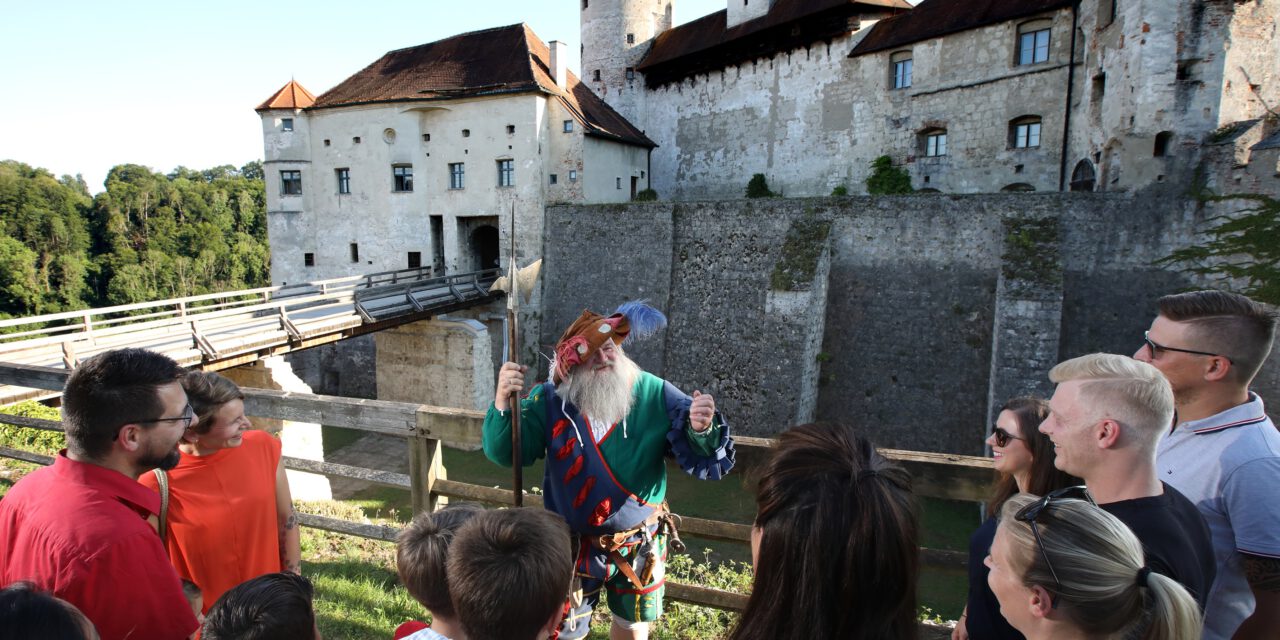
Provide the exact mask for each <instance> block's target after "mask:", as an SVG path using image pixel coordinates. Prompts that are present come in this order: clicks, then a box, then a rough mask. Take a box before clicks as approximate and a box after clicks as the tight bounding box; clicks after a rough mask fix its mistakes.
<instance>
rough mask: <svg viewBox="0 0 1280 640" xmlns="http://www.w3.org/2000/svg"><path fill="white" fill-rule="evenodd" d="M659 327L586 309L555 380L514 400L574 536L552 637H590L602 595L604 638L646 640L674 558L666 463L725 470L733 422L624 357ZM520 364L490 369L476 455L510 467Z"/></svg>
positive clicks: (699, 472)
mask: <svg viewBox="0 0 1280 640" xmlns="http://www.w3.org/2000/svg"><path fill="white" fill-rule="evenodd" d="M666 323H667V319H666V317H665V316H663V315H662V313H661V312H659V311H658V310H657V309H654V308H653V307H650V306H648V305H646V304H644V303H642V302H628V303H626V304H623V305H622V306H621V307H619V308H618V311H617V312H616V313H614V314H613V315H611V316H608V317H605V316H602V315H600V314H598V313H593V312H591V311H583V312H582V315H581V316H579V317H578V319H577V320H575V321H574V322H573V324H571V325H570V326H569V328H568V329H566V330H565V332H564V335H562V336H560V341H559V342H558V343H556V347H555V358H554V360H552V363H551V379H550V380H549V381H547V382H544V383H542V384H540V385H537V386H535V387H534V388H533V389H532V390H531V391H530V392H529V394H528V395H527V396H526V397H524V399H523V400H522V401H521V407H520V412H521V413H520V420H521V443H520V446H521V449H522V451H521V460H520V463H521V464H522V465H525V466H527V465H530V464H532V463H533V462H534V461H535V460H537V459H538V458H543V457H545V458H546V474H545V477H544V479H543V491H544V494H543V504H544V505H546V508H547V509H550V510H552V511H555V512H556V513H558V514H560V515H561V516H563V517H564V519H565V520H566V521H567V522H568V523H569V529H570V530H571V531H572V532H573V534H574V538H575V553H576V557H575V573H576V576H577V581H576V582H575V586H578V585H580V586H581V589H580V590H578V589H575V592H574V594H572V595H571V597H570V601H569V603H568V605H567V607H566V609H567V613H566V616H565V621H564V623H563V624H562V625H561V629H560V635H559V637H560V638H562V639H564V640H575V639H577V638H582V637H585V636H586V635H587V632H588V630H589V627H590V618H591V610H592V608H593V607H594V605H595V604H596V603H597V602H598V601H599V600H600V596H601V592H602V591H603V592H604V594H605V596H606V600H607V602H608V606H609V610H610V612H612V614H613V625H612V628H611V629H610V634H609V635H610V638H612V639H615V640H616V639H620V638H641V639H643V638H647V637H648V634H649V625H648V623H649V622H651V621H653V620H656V619H657V618H658V616H660V615H661V614H662V595H663V589H664V585H665V580H664V568H665V560H666V554H667V542H668V539H671V540H672V542H673V546H675V547H676V548H677V550H679V548H680V547H682V546H683V545H680V544H679V543H678V541H679V537H678V535H677V534H676V533H675V528H674V521H673V517H672V516H671V515H670V512H669V511H668V510H667V507H666V504H665V502H664V500H665V498H666V492H667V474H666V465H665V461H664V458H665V457H666V456H674V458H675V460H676V462H678V463H679V465H680V467H681V468H683V469H684V470H685V472H687V473H689V474H690V475H692V476H694V477H696V478H699V479H703V480H718V479H720V478H721V477H722V476H724V475H725V474H726V473H728V472H729V470H730V469H731V468H733V462H734V449H733V441H732V439H731V438H730V436H729V426H728V425H727V424H725V422H724V419H723V418H722V417H721V415H720V414H719V413H718V412H717V411H716V405H715V399H713V398H712V397H711V395H709V394H703V393H700V392H698V391H694V392H693V396H692V397H690V396H688V395H686V394H685V393H684V392H682V391H680V390H679V389H677V388H676V387H675V386H674V385H672V384H671V383H669V382H666V381H665V380H662V379H661V378H658V377H657V376H654V375H653V374H650V373H647V372H645V371H642V370H641V369H640V368H639V366H637V365H636V364H635V362H633V361H632V360H631V359H629V358H628V357H627V356H626V354H624V353H623V351H622V345H623V344H625V343H626V342H627V341H628V339H629V338H639V337H644V336H647V335H650V334H652V333H654V332H656V331H657V330H659V329H661V328H662V327H665V326H666ZM526 369H527V367H523V366H521V365H517V364H515V363H513V362H508V363H505V364H504V365H502V370H501V371H500V372H499V373H498V384H497V392H496V394H495V397H494V402H493V406H492V407H490V408H489V411H488V414H487V415H486V416H485V421H484V452H485V455H486V456H488V458H489V459H490V460H492V461H494V462H496V463H498V464H500V465H503V466H507V465H510V464H511V458H512V455H511V448H512V446H511V414H510V407H509V406H508V399H509V398H510V397H511V395H512V394H518V393H519V392H520V391H521V390H522V389H523V388H524V373H525V371H526Z"/></svg>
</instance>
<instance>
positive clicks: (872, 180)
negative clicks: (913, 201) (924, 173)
mask: <svg viewBox="0 0 1280 640" xmlns="http://www.w3.org/2000/svg"><path fill="white" fill-rule="evenodd" d="M911 191H912V189H911V176H909V175H907V172H906V170H905V169H902V168H901V167H895V166H893V160H892V159H891V158H890V157H889V156H880V157H879V158H876V159H875V160H872V161H871V175H869V176H867V193H869V194H871V195H873V196H879V195H889V194H895V193H911Z"/></svg>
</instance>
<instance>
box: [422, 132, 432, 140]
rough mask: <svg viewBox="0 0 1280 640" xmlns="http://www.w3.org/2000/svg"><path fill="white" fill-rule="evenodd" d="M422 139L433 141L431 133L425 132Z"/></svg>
mask: <svg viewBox="0 0 1280 640" xmlns="http://www.w3.org/2000/svg"><path fill="white" fill-rule="evenodd" d="M422 141H423V142H431V134H429V133H424V134H422Z"/></svg>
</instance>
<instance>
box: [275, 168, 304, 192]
mask: <svg viewBox="0 0 1280 640" xmlns="http://www.w3.org/2000/svg"><path fill="white" fill-rule="evenodd" d="M280 195H282V196H300V195H302V172H301V171H281V172H280Z"/></svg>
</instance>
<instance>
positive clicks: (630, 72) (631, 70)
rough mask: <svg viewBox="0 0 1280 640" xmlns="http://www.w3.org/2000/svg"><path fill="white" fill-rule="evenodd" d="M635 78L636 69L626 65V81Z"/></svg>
mask: <svg viewBox="0 0 1280 640" xmlns="http://www.w3.org/2000/svg"><path fill="white" fill-rule="evenodd" d="M635 79H636V70H635V69H634V68H633V67H627V82H631V81H632V80H635Z"/></svg>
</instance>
